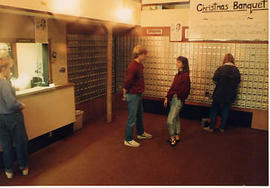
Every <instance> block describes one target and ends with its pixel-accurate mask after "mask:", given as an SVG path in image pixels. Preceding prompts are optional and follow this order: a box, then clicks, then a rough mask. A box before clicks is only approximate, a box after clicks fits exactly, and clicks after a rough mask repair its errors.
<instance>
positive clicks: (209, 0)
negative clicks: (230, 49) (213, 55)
mask: <svg viewBox="0 0 270 188" xmlns="http://www.w3.org/2000/svg"><path fill="white" fill-rule="evenodd" d="M189 16H190V19H189V27H190V31H189V39H190V40H221V41H227V40H248V41H255V40H260V41H267V40H268V1H267V0H239V1H233V0H190V14H189Z"/></svg>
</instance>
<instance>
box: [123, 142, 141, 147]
mask: <svg viewBox="0 0 270 188" xmlns="http://www.w3.org/2000/svg"><path fill="white" fill-rule="evenodd" d="M124 145H125V146H129V147H133V148H137V147H140V145H135V146H134V145H130V144H128V143H126V142H124Z"/></svg>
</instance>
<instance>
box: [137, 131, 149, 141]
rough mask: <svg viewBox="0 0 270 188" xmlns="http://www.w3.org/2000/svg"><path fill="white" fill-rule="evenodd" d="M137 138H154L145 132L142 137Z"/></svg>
mask: <svg viewBox="0 0 270 188" xmlns="http://www.w3.org/2000/svg"><path fill="white" fill-rule="evenodd" d="M137 138H138V139H150V138H152V135H151V134H148V133H147V132H144V133H143V134H141V135H137Z"/></svg>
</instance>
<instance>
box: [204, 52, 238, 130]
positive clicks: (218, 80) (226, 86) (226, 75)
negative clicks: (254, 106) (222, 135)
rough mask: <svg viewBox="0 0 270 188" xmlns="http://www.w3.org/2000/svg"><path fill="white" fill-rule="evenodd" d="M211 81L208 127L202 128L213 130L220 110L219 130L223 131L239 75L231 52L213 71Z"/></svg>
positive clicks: (236, 88) (234, 96)
mask: <svg viewBox="0 0 270 188" xmlns="http://www.w3.org/2000/svg"><path fill="white" fill-rule="evenodd" d="M213 81H214V83H215V84H216V87H215V90H214V93H213V102H212V106H211V109H210V127H205V128H204V129H205V130H207V131H210V132H213V131H214V129H215V125H216V116H217V114H218V112H219V110H220V112H221V123H220V127H219V131H220V132H224V129H225V125H226V122H227V119H228V113H229V110H230V106H231V104H232V103H233V102H234V101H235V99H236V95H237V90H238V85H239V83H240V81H241V76H240V72H239V70H238V68H237V67H236V66H235V62H234V57H233V56H232V54H226V55H225V57H224V60H223V65H222V66H220V67H219V68H218V69H217V70H216V71H215V73H214V77H213Z"/></svg>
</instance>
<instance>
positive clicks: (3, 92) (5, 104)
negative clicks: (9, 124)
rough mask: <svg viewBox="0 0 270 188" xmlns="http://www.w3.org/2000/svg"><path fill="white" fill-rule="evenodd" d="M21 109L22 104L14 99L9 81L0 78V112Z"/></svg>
mask: <svg viewBox="0 0 270 188" xmlns="http://www.w3.org/2000/svg"><path fill="white" fill-rule="evenodd" d="M21 109H22V105H21V103H20V102H18V101H17V99H16V93H15V89H14V88H13V87H12V86H11V84H10V82H9V81H7V80H4V79H0V114H11V113H14V112H18V111H20V110H21Z"/></svg>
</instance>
